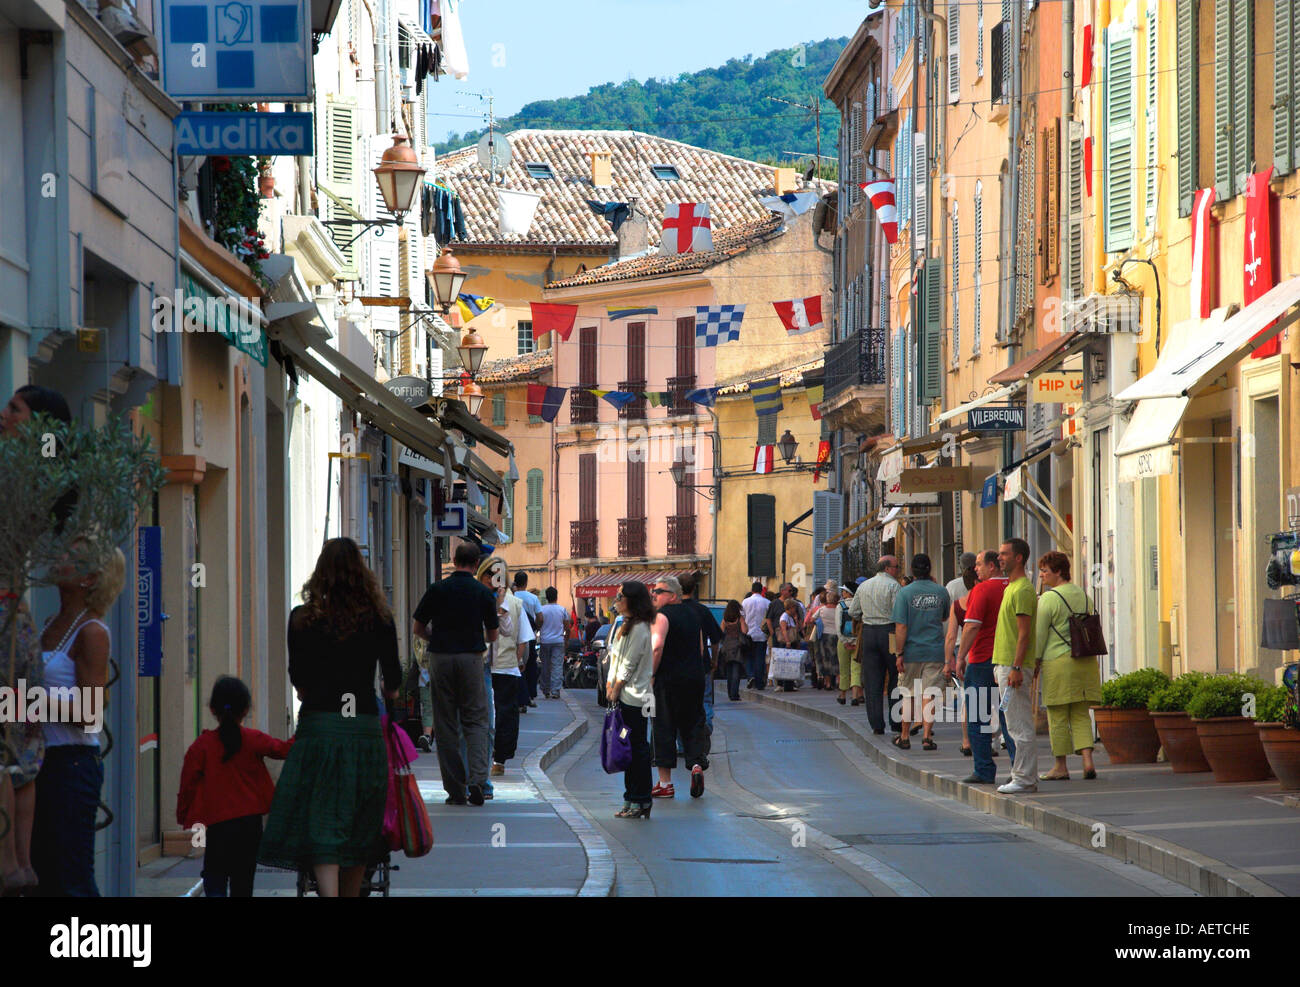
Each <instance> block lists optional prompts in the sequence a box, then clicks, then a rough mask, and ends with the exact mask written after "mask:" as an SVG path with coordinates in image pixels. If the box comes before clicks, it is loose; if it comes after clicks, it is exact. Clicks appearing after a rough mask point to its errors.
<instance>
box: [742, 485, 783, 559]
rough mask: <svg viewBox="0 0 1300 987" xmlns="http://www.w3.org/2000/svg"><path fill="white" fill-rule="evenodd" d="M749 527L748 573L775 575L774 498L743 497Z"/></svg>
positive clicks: (757, 495) (750, 495) (763, 496)
mask: <svg viewBox="0 0 1300 987" xmlns="http://www.w3.org/2000/svg"><path fill="white" fill-rule="evenodd" d="M745 509H746V512H747V514H748V517H747V521H748V527H749V532H748V534H749V575H750V576H753V577H757V578H763V577H765V576H775V575H776V498H775V497H774V496H772V495H771V494H749V495H748V496H747V497H746V498H745Z"/></svg>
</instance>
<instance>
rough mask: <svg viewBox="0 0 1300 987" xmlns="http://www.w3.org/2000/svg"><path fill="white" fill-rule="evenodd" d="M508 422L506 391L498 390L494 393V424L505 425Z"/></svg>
mask: <svg viewBox="0 0 1300 987" xmlns="http://www.w3.org/2000/svg"><path fill="white" fill-rule="evenodd" d="M505 423H506V392H505V391H497V393H495V394H493V395H492V424H493V425H504V424H505Z"/></svg>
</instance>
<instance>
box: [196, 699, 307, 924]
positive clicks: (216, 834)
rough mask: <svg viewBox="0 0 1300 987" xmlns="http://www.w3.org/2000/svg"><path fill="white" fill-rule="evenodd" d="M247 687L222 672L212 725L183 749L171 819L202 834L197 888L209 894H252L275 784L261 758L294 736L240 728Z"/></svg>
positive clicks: (282, 754)
mask: <svg viewBox="0 0 1300 987" xmlns="http://www.w3.org/2000/svg"><path fill="white" fill-rule="evenodd" d="M252 701H253V700H252V696H251V695H250V694H249V691H248V686H246V685H245V684H244V683H243V682H242V681H240V680H239V679H236V678H231V677H230V676H229V675H223V676H221V677H220V678H218V679H217V681H216V682H215V683H213V686H212V699H211V700H210V701H209V703H208V709H209V710H211V712H212V715H213V716H215V717H216V718H217V724H218V725H217V729H215V730H204V731H203V733H201V734H200V735H199V738H198V740H196V741H194V743H193V744H191V745H190V749H189V750H188V751H186V752H185V764H184V767H182V769H181V790H180V792H179V794H178V795H177V796H176V821H177V822H179V823H180V824H181V825H182V826H184V827H185V828H186V829H191V828H193V827H195V826H196V825H198V826H199V827H200V828H201V832H202V834H203V844H202V845H203V846H204V847H205V850H204V853H203V893H204V894H205V895H206V896H207V897H209V898H227V897H228V898H251V897H252V895H253V877H254V874H255V873H256V871H257V846H258V844H259V843H260V842H261V840H262V817H263V816H264V815H266V814H267V813H268V812H270V811H271V797H272V796H273V795H274V794H275V782H273V781H272V780H271V774H270V772H268V771H267V770H266V765H265V764H263V763H262V759H263V758H265V757H273V758H275V759H276V760H279V761H283V760H284V759H285V758H286V757H288V756H289V748H290V747H292V746H293V741H292V740H276V739H275V738H274V737H271V736H268V735H267V734H264V733H262V732H261V731H260V730H250V729H248V728H247V727H243V726H240V724H241V723H242V722H243V720H244V717H245V716H247V715H248V708H249V706H251V705H252Z"/></svg>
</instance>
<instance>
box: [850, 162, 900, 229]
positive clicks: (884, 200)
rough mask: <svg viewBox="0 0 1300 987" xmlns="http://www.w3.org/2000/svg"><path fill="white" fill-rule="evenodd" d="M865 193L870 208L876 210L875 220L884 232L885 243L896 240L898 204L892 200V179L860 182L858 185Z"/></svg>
mask: <svg viewBox="0 0 1300 987" xmlns="http://www.w3.org/2000/svg"><path fill="white" fill-rule="evenodd" d="M858 187H859V188H861V189H862V191H863V192H864V193H866V196H867V199H868V200H870V202H871V208H872V209H874V210H875V211H876V220H877V221H878V222H879V223H880V229H881V231H882V232H883V233H884V234H885V241H886V242H887V243H897V242H898V206H897V203H896V202H895V200H894V180H893V179H892V178H882V179H881V180H880V181H878V182H862V183H860V185H859V186H858Z"/></svg>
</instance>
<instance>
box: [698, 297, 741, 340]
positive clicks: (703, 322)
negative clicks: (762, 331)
mask: <svg viewBox="0 0 1300 987" xmlns="http://www.w3.org/2000/svg"><path fill="white" fill-rule="evenodd" d="M744 317H745V306H744V305H697V306H696V308H695V345H696V346H717V345H718V344H719V343H734V342H735V341H736V340H738V339H739V338H740V322H741V320H742V319H743V318H744Z"/></svg>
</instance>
